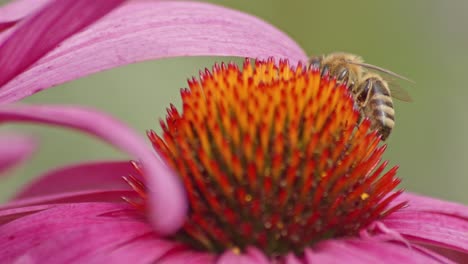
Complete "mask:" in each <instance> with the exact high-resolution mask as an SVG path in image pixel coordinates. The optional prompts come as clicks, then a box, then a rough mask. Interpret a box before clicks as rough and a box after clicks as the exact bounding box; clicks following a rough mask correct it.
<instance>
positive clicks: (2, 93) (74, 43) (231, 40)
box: [0, 1, 307, 102]
mask: <svg viewBox="0 0 468 264" xmlns="http://www.w3.org/2000/svg"><path fill="white" fill-rule="evenodd" d="M203 55H210V56H239V57H253V58H267V57H276V58H288V59H289V61H290V62H291V63H292V64H293V65H294V64H296V62H297V61H298V60H307V56H306V55H305V53H304V51H303V50H302V49H301V48H300V47H299V46H298V44H297V43H295V42H294V41H293V40H292V39H290V38H289V37H288V36H287V35H286V34H284V33H283V32H281V31H279V30H278V29H276V28H275V27H273V26H271V25H269V24H267V23H265V22H264V21H262V20H260V19H258V18H256V17H253V16H250V15H247V14H244V13H241V12H238V11H234V10H231V9H227V8H223V7H219V6H215V5H211V4H206V3H196V2H173V1H168V2H167V1H131V2H129V3H127V4H125V5H123V6H121V7H120V8H119V9H117V10H115V11H114V12H112V13H111V14H109V15H108V16H106V17H105V18H103V19H102V20H100V21H99V22H97V23H96V24H94V25H92V26H91V27H89V28H88V29H87V30H85V31H83V32H81V33H79V34H77V35H75V36H73V37H72V38H70V39H69V40H67V41H65V42H64V43H62V45H61V46H60V47H58V48H57V49H55V50H54V51H53V52H51V53H50V54H48V55H47V56H46V57H44V58H43V59H41V60H40V61H39V62H38V63H36V64H35V65H34V66H33V67H32V68H30V69H29V70H28V71H26V72H25V73H23V74H21V75H20V76H18V77H17V78H16V79H14V80H13V81H11V82H10V83H8V84H7V85H5V86H4V87H2V88H1V89H0V102H12V101H16V100H19V99H21V98H24V97H26V96H29V95H31V94H33V93H36V92H38V91H41V90H43V89H47V88H49V87H52V86H55V85H58V84H61V83H64V82H67V81H70V80H74V79H77V78H80V77H83V76H86V75H89V74H92V73H95V72H99V71H102V70H106V69H110V68H114V67H117V66H121V65H126V64H130V63H135V62H139V61H144V60H150V59H158V58H167V57H176V56H203Z"/></svg>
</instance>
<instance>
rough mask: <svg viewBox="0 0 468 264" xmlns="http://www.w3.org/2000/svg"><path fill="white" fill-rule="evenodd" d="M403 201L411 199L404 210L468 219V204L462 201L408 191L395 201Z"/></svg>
mask: <svg viewBox="0 0 468 264" xmlns="http://www.w3.org/2000/svg"><path fill="white" fill-rule="evenodd" d="M401 201H409V204H408V207H406V208H404V209H403V210H404V211H417V212H420V211H425V212H435V213H444V214H449V215H453V216H458V217H462V218H467V219H468V206H466V205H463V204H460V203H455V202H449V201H444V200H439V199H436V198H433V197H428V196H423V195H419V194H412V193H408V192H404V193H402V194H401V195H400V196H399V197H398V198H397V199H396V201H395V202H396V203H398V202H401Z"/></svg>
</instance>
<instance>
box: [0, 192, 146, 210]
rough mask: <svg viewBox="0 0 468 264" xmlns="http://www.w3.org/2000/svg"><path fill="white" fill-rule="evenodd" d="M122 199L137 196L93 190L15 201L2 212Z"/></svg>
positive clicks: (129, 193)
mask: <svg viewBox="0 0 468 264" xmlns="http://www.w3.org/2000/svg"><path fill="white" fill-rule="evenodd" d="M122 197H126V198H129V199H136V198H138V197H137V194H136V193H135V192H134V191H130V190H91V191H79V192H67V193H59V194H51V195H43V196H39V197H32V198H26V199H20V200H15V201H12V202H9V203H6V204H3V205H1V206H0V210H5V209H11V208H21V207H25V206H33V205H41V204H59V203H85V202H114V203H124V200H123V199H122Z"/></svg>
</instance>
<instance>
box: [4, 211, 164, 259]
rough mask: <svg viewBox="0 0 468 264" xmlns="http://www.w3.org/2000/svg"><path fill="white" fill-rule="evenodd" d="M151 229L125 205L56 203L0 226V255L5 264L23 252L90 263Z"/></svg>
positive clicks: (41, 257)
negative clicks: (94, 258) (93, 257)
mask: <svg viewBox="0 0 468 264" xmlns="http://www.w3.org/2000/svg"><path fill="white" fill-rule="evenodd" d="M152 232H153V230H152V229H151V227H150V226H149V225H148V224H147V223H146V222H145V221H143V219H142V218H141V217H139V214H137V213H136V211H135V210H134V209H133V208H132V207H131V206H129V205H127V204H115V203H111V204H109V203H83V204H68V205H59V206H55V207H53V208H50V209H46V210H43V211H41V212H37V213H35V214H31V215H28V216H25V217H22V218H20V219H17V220H15V221H12V222H9V223H7V224H5V225H2V226H0V255H1V256H2V262H5V263H12V262H13V261H15V260H16V259H17V258H19V257H20V256H23V255H28V256H29V257H31V258H32V259H33V260H35V261H36V262H35V263H90V262H87V261H86V260H89V259H92V256H94V255H96V254H103V253H104V252H107V253H109V252H110V251H112V250H113V249H116V248H118V247H121V246H124V245H125V244H127V243H132V242H134V241H136V240H138V239H140V238H144V237H145V236H151V237H153V238H156V237H155V236H154V234H153V233H152ZM70 245H72V246H70ZM58 248H61V249H66V250H57V249H58ZM162 253H164V252H162ZM82 260H83V261H82ZM135 261H136V260H135ZM105 263H111V262H105ZM132 263H141V262H134V261H132Z"/></svg>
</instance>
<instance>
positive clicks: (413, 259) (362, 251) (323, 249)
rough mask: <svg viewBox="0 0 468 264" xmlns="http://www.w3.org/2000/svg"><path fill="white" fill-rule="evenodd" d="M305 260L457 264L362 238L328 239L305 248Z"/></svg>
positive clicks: (416, 250) (428, 254) (413, 248)
mask: <svg viewBox="0 0 468 264" xmlns="http://www.w3.org/2000/svg"><path fill="white" fill-rule="evenodd" d="M305 258H306V262H305V263H350V264H352V263H453V262H452V261H450V260H449V259H447V258H444V257H442V256H439V255H437V254H435V253H431V252H429V251H426V250H420V249H419V248H418V247H411V248H409V247H407V246H406V245H404V244H402V243H389V242H381V243H379V242H376V241H365V240H358V239H342V240H326V241H324V242H320V243H319V244H318V245H317V246H315V247H314V248H313V249H307V250H306V251H305Z"/></svg>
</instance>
